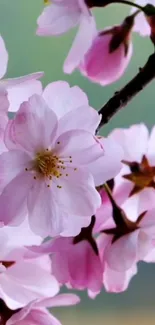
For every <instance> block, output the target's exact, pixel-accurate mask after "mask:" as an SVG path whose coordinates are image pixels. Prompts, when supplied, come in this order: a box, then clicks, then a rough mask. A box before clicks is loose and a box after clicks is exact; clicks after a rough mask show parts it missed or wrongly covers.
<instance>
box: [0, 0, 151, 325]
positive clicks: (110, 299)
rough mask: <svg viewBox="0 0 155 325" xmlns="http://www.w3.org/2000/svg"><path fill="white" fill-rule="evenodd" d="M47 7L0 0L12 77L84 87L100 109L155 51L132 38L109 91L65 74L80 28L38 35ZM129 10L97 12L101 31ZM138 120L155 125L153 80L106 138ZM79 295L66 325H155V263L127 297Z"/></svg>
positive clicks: (66, 312)
mask: <svg viewBox="0 0 155 325" xmlns="http://www.w3.org/2000/svg"><path fill="white" fill-rule="evenodd" d="M42 9H43V0H0V33H1V34H2V36H3V38H4V40H5V42H6V46H7V49H8V51H9V66H8V72H7V76H8V77H17V76H21V75H24V74H28V73H31V72H35V71H44V72H45V77H44V78H43V84H44V85H46V84H47V83H49V82H51V81H55V80H66V81H68V82H69V83H70V84H71V85H79V86H80V87H81V88H82V89H83V90H84V91H85V92H86V93H87V95H88V97H89V100H90V104H91V105H92V106H93V107H95V108H96V109H99V108H100V107H101V106H102V105H103V104H104V103H105V102H106V101H107V100H108V99H109V98H110V97H111V96H112V95H113V93H114V92H115V91H116V90H119V89H120V88H121V87H122V86H123V85H124V84H125V83H126V82H127V81H129V80H130V79H131V78H132V77H133V76H134V75H135V74H136V72H137V71H138V69H139V68H140V67H141V66H143V64H144V63H145V61H146V60H147V57H148V55H149V54H150V53H151V52H152V51H153V46H152V44H151V42H150V40H149V39H146V38H145V39H144V38H140V37H139V36H138V35H133V43H134V55H133V57H132V60H131V62H130V65H129V67H128V70H127V71H126V73H125V75H124V76H123V77H122V78H121V80H119V82H117V83H115V84H113V85H110V86H107V87H104V88H103V87H101V86H99V85H96V84H93V83H91V82H89V81H88V80H87V79H85V78H84V77H82V76H81V75H80V73H79V72H75V73H73V74H72V75H71V76H68V75H64V74H63V71H62V65H63V61H64V58H65V56H66V54H67V52H68V50H69V48H70V45H71V43H72V40H73V38H74V35H75V30H74V31H71V32H69V33H68V34H65V35H63V36H61V37H55V38H43V37H42V38H41V37H38V36H35V29H36V19H37V17H38V15H39V14H40V13H41V11H42ZM129 10H130V8H129V7H126V6H123V5H121V6H120V5H111V6H109V7H108V8H105V9H100V10H98V9H97V10H94V13H95V15H96V19H97V24H98V27H99V28H100V29H102V28H104V27H105V26H110V25H112V24H118V23H120V22H121V20H122V19H123V18H124V17H125V16H126V15H127V14H128V13H129ZM139 122H145V123H146V124H147V125H148V126H149V128H151V127H152V125H153V124H154V123H155V83H154V82H152V84H150V85H149V86H148V87H147V88H146V89H145V90H144V91H143V92H142V93H140V94H139V95H138V96H137V97H136V98H134V100H133V101H132V102H131V103H130V104H129V105H128V106H127V107H126V108H125V109H124V110H123V111H122V112H120V113H118V114H117V116H116V117H114V118H113V119H112V121H111V122H110V123H109V125H108V126H106V127H105V128H104V129H103V130H102V134H104V135H106V134H108V132H109V131H110V130H112V129H113V128H115V127H127V126H129V125H131V124H133V123H139ZM133 145H134V143H133ZM79 263H80V261H79ZM80 296H81V298H82V302H81V304H80V305H79V306H76V307H72V308H64V309H59V310H58V309H57V310H54V313H55V315H57V316H59V319H60V320H61V321H62V323H63V324H64V325H76V324H79V323H80V324H81V325H85V324H90V325H91V324H94V323H95V324H96V325H100V324H107V325H117V324H119V325H124V324H126V325H128V324H130V325H131V324H133V325H137V323H139V324H141V325H144V324H145V325H147V324H149V325H154V324H155V265H153V264H151V265H147V264H140V265H139V272H138V275H137V276H136V277H134V279H133V280H132V281H131V283H130V286H129V289H128V290H127V291H126V292H125V293H122V294H109V293H106V292H104V291H103V292H102V293H101V294H100V295H99V296H98V297H97V298H96V299H95V300H94V301H92V300H90V299H88V297H87V294H86V293H82V294H81V295H80Z"/></svg>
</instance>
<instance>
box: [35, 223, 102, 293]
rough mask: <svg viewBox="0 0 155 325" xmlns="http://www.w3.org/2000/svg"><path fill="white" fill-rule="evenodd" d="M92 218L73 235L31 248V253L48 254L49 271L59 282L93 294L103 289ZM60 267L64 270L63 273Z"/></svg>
mask: <svg viewBox="0 0 155 325" xmlns="http://www.w3.org/2000/svg"><path fill="white" fill-rule="evenodd" d="M94 223H95V218H94V217H92V221H91V223H90V225H89V226H88V227H85V228H82V230H81V232H80V234H79V235H78V236H76V237H69V238H62V237H61V238H56V239H55V240H51V241H48V242H46V243H45V244H42V245H41V246H36V247H32V248H30V251H32V252H33V253H34V254H37V253H38V254H43V253H48V254H51V260H52V273H53V274H54V276H55V277H56V279H57V280H58V282H59V283H60V284H66V285H67V286H69V287H71V288H74V289H78V290H84V289H87V290H88V293H90V295H91V294H92V295H96V294H97V293H99V292H100V290H101V288H102V276H103V268H102V264H101V260H100V256H99V252H98V248H97V244H96V240H95V238H93V236H92V230H93V227H94ZM62 270H63V272H62Z"/></svg>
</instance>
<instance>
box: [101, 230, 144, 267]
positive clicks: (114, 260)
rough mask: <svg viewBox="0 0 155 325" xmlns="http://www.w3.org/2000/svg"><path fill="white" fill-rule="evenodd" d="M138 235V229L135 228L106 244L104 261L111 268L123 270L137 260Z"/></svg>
mask: <svg viewBox="0 0 155 325" xmlns="http://www.w3.org/2000/svg"><path fill="white" fill-rule="evenodd" d="M138 235H139V230H136V231H134V232H133V233H130V234H128V235H124V236H123V237H121V238H119V239H118V240H116V241H115V242H114V243H112V244H111V245H109V246H108V248H107V251H106V261H107V264H108V266H109V267H110V268H111V269H112V270H115V271H118V272H124V271H126V270H128V269H130V268H131V267H132V265H133V264H134V263H136V262H137V245H138Z"/></svg>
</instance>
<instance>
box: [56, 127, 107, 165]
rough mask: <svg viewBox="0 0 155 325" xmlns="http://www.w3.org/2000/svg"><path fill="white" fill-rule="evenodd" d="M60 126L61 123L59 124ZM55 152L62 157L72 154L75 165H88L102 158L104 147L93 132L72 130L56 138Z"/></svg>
mask: <svg viewBox="0 0 155 325" xmlns="http://www.w3.org/2000/svg"><path fill="white" fill-rule="evenodd" d="M58 128H59V125H58ZM54 150H55V154H58V155H59V157H61V158H68V157H69V156H72V163H73V165H75V167H76V165H86V164H88V163H90V162H92V161H94V160H97V159H98V158H100V157H101V156H102V155H103V154H104V151H103V148H102V146H101V145H100V143H99V142H98V141H97V139H96V137H95V136H93V134H92V133H90V132H88V131H85V130H71V131H67V132H65V133H62V134H61V135H60V136H59V137H58V138H57V139H56V145H55V149H54ZM70 166H71V167H72V165H70Z"/></svg>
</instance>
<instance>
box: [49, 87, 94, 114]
mask: <svg viewBox="0 0 155 325" xmlns="http://www.w3.org/2000/svg"><path fill="white" fill-rule="evenodd" d="M60 94H61V96H60ZM43 98H44V99H45V101H46V103H47V105H48V107H50V108H51V109H52V110H53V111H54V112H55V114H56V115H57V117H58V118H61V117H63V116H64V115H65V114H67V113H68V112H70V111H72V110H73V111H74V109H76V108H78V107H81V106H82V107H83V106H88V98H87V96H86V94H85V93H84V92H83V91H82V90H81V89H80V88H79V87H78V86H74V87H70V86H69V84H68V83H67V82H66V81H55V82H52V83H50V84H48V85H47V86H46V88H45V89H44V92H43Z"/></svg>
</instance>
